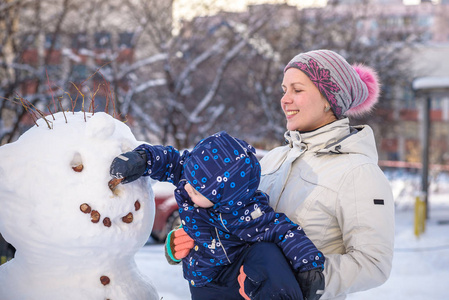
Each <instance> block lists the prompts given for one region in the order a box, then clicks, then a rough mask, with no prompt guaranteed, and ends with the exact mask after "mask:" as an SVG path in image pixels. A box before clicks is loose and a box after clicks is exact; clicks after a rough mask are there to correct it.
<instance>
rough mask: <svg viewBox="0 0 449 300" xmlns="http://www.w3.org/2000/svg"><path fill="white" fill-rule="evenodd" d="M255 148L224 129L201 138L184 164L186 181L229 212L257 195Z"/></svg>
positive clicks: (257, 175) (258, 170) (257, 162)
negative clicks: (244, 200) (243, 200)
mask: <svg viewBox="0 0 449 300" xmlns="http://www.w3.org/2000/svg"><path fill="white" fill-rule="evenodd" d="M255 153H256V151H255V149H254V148H253V147H252V146H251V145H249V144H248V143H246V142H245V141H243V140H239V139H237V138H234V137H232V136H230V135H229V134H227V133H226V132H224V131H221V132H218V133H216V134H214V135H212V136H210V137H208V138H206V139H204V140H202V141H200V142H199V143H198V144H197V145H196V146H195V148H193V150H192V152H190V155H189V157H188V158H187V159H186V161H185V164H184V176H185V178H186V180H187V181H188V182H189V183H190V184H191V185H192V186H193V187H194V188H195V189H196V190H197V191H198V192H200V193H201V194H202V195H203V196H205V197H206V198H207V199H209V200H210V201H212V202H213V203H214V204H215V205H214V208H215V209H218V210H220V211H222V212H229V211H232V210H234V209H235V208H238V207H239V206H240V205H242V203H241V202H240V200H242V199H244V198H245V199H246V198H250V197H251V196H252V195H254V193H255V191H256V190H257V188H258V186H259V182H260V164H259V161H258V159H257V158H256V156H255Z"/></svg>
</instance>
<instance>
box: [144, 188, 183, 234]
mask: <svg viewBox="0 0 449 300" xmlns="http://www.w3.org/2000/svg"><path fill="white" fill-rule="evenodd" d="M152 188H153V192H154V201H155V203H156V215H155V218H154V224H153V231H152V232H151V237H152V238H153V239H155V240H156V241H157V242H164V241H165V238H166V237H167V234H168V233H169V232H170V231H171V230H172V229H173V228H175V227H178V226H179V225H180V224H181V220H180V218H179V212H178V204H176V200H175V196H174V190H175V186H174V185H173V184H171V183H169V182H158V181H154V182H153V183H152Z"/></svg>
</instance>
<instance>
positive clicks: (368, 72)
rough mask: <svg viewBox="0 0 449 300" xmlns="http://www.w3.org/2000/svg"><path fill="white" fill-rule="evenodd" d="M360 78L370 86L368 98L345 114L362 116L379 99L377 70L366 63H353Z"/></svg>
mask: <svg viewBox="0 0 449 300" xmlns="http://www.w3.org/2000/svg"><path fill="white" fill-rule="evenodd" d="M352 67H353V68H354V69H355V71H356V72H357V73H358V74H359V76H360V79H361V80H362V81H363V82H364V83H365V84H366V86H367V87H368V98H366V100H365V101H363V102H362V103H361V104H359V105H358V106H356V107H352V108H350V109H349V110H348V111H347V112H346V113H345V114H346V115H348V116H361V115H363V114H365V113H369V112H370V111H371V110H372V108H373V107H374V105H375V104H376V103H377V101H378V100H379V94H380V84H379V77H378V76H377V73H376V71H374V70H373V69H371V68H370V67H367V66H364V65H360V64H359V65H353V66H352Z"/></svg>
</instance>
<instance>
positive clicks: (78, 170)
mask: <svg viewBox="0 0 449 300" xmlns="http://www.w3.org/2000/svg"><path fill="white" fill-rule="evenodd" d="M72 169H73V171H75V172H81V171H82V170H83V169H84V166H83V164H79V165H76V166H73V167H72Z"/></svg>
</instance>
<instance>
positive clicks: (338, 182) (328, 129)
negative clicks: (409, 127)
mask: <svg viewBox="0 0 449 300" xmlns="http://www.w3.org/2000/svg"><path fill="white" fill-rule="evenodd" d="M282 88H283V90H284V96H283V97H282V99H281V105H282V109H283V111H284V113H285V116H286V119H287V132H286V133H285V138H286V140H287V142H288V145H286V146H282V147H278V148H275V149H273V150H272V151H270V152H269V153H268V154H267V155H266V156H265V157H264V158H263V159H262V160H261V165H262V181H261V184H260V188H261V190H262V191H264V192H266V193H267V194H269V195H270V201H271V202H270V205H271V206H272V207H273V208H274V210H276V211H280V212H283V213H285V214H286V215H287V216H288V217H289V218H290V219H291V220H293V221H294V222H297V223H299V224H301V226H302V227H303V228H304V231H305V232H306V234H307V235H308V237H309V238H310V239H311V240H312V241H313V242H314V243H315V245H316V246H317V248H318V249H319V250H321V251H322V252H323V253H324V255H325V257H326V263H325V268H324V277H325V280H326V286H325V290H324V294H323V296H322V298H321V299H322V300H324V299H345V294H348V293H352V292H358V291H363V290H367V289H370V288H373V287H376V286H379V285H381V284H382V283H384V282H385V281H386V280H387V279H388V277H389V274H390V270H391V261H392V257H393V243H394V202H393V195H392V192H391V188H390V185H389V183H388V181H387V179H386V178H385V176H384V174H383V173H382V171H381V170H380V168H379V167H378V166H377V152H376V145H375V141H374V135H373V132H372V129H371V128H370V127H369V126H366V125H365V126H357V127H351V126H350V125H349V120H348V119H347V118H346V117H345V115H355V114H363V113H366V112H369V110H370V109H371V108H372V106H373V105H374V104H375V102H376V101H377V98H378V94H379V86H378V83H377V77H376V74H375V73H374V72H373V71H372V70H371V69H369V68H367V67H363V66H351V65H349V64H348V63H347V62H346V60H345V59H344V58H343V57H341V56H340V55H338V54H337V53H335V52H332V51H328V50H317V51H311V52H307V53H302V54H299V55H297V56H296V57H294V58H293V59H292V60H291V61H290V62H289V63H288V65H287V66H286V68H285V71H284V79H283V82H282Z"/></svg>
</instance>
